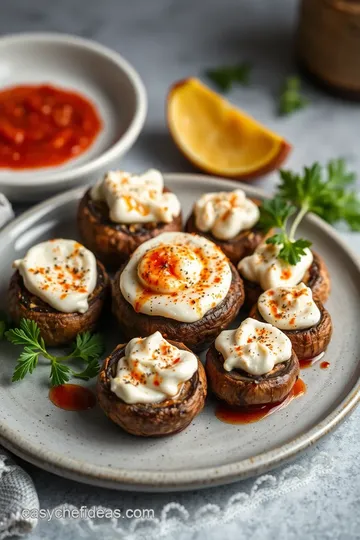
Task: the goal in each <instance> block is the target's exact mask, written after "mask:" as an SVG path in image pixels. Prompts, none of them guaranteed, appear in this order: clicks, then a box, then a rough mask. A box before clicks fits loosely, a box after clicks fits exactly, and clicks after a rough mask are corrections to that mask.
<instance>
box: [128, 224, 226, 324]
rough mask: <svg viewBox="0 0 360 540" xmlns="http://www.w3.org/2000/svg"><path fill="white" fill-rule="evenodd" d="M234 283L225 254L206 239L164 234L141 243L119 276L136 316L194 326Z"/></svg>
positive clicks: (181, 234)
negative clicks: (143, 314) (141, 315)
mask: <svg viewBox="0 0 360 540" xmlns="http://www.w3.org/2000/svg"><path fill="white" fill-rule="evenodd" d="M231 281H232V273H231V268H230V265H229V261H228V259H227V258H226V256H225V255H224V254H223V252H222V251H221V249H220V248H219V247H218V246H216V245H215V244H214V243H213V242H211V241H210V240H207V239H206V238H204V237H202V236H198V235H195V234H187V233H179V232H175V233H163V234H160V235H159V236H157V237H156V238H152V239H151V240H148V241H147V242H144V243H143V244H141V245H140V246H139V247H138V248H137V249H136V250H135V251H134V253H133V254H132V256H131V258H130V261H129V262H128V264H127V265H126V267H125V268H124V270H123V271H122V273H121V277H120V289H121V292H122V294H123V296H124V298H125V299H126V300H127V301H128V302H129V303H130V304H131V305H132V306H133V308H134V310H135V311H136V312H140V313H146V314H147V315H161V316H163V317H167V318H169V319H175V320H177V321H182V322H194V321H198V320H200V319H202V318H203V316H204V315H205V314H206V313H207V312H208V311H209V310H210V309H212V308H214V307H216V306H217V305H218V304H220V302H222V300H224V298H225V297H226V295H227V293H228V291H229V288H230V285H231Z"/></svg>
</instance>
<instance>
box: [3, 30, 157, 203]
mask: <svg viewBox="0 0 360 540" xmlns="http://www.w3.org/2000/svg"><path fill="white" fill-rule="evenodd" d="M27 83H28V84H40V83H50V84H54V85H55V86H60V87H63V88H67V89H73V90H75V91H79V92H81V93H82V94H84V95H85V96H86V97H88V98H89V99H90V100H91V101H93V102H94V103H95V105H96V106H97V109H98V111H99V113H100V115H101V118H102V120H103V129H102V131H101V133H100V135H99V136H98V137H97V139H96V140H95V142H94V144H93V145H92V146H91V147H90V148H89V150H87V151H86V152H84V153H83V154H81V155H80V156H79V157H78V158H74V159H72V160H70V161H68V162H67V163H66V164H65V165H61V166H56V167H46V168H39V169H28V170H21V171H13V170H10V169H0V192H3V193H4V194H5V195H6V196H7V197H9V198H10V199H11V200H12V201H34V200H39V199H43V198H45V197H47V196H49V195H52V194H55V193H56V192H59V191H63V190H65V189H68V188H70V187H75V186H79V185H82V184H85V183H89V182H92V181H94V180H95V179H96V178H98V177H99V176H100V175H101V174H102V173H104V172H105V171H106V170H109V169H110V168H112V167H114V166H118V165H119V160H120V158H121V156H123V155H124V154H125V152H127V151H128V150H129V148H130V147H131V146H132V145H133V144H134V142H135V140H136V139H137V137H138V135H139V133H140V131H141V129H142V127H143V124H144V122H145V117H146V111H147V97H146V91H145V87H144V85H143V83H142V81H141V79H140V77H139V75H138V74H137V72H136V71H135V70H134V68H133V67H132V66H131V65H130V64H129V63H128V62H127V61H126V60H124V58H122V57H121V56H120V55H119V54H117V53H116V52H114V51H112V50H110V49H108V48H106V47H104V46H102V45H99V44H97V43H95V42H93V41H89V40H86V39H82V38H79V37H75V36H69V35H65V34H53V33H51V34H48V33H46V34H44V33H34V34H15V35H11V36H5V37H2V38H0V88H5V87H8V86H13V85H17V84H27Z"/></svg>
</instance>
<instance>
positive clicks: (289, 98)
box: [279, 77, 309, 116]
mask: <svg viewBox="0 0 360 540" xmlns="http://www.w3.org/2000/svg"><path fill="white" fill-rule="evenodd" d="M308 104H309V100H308V99H307V98H305V97H304V96H303V95H302V94H301V82H300V79H299V77H288V78H287V79H286V81H285V84H284V87H283V90H282V93H281V95H280V102H279V113H280V114H281V115H282V116H286V115H288V114H292V113H293V112H295V111H297V110H299V109H303V108H304V107H306V106H307V105H308Z"/></svg>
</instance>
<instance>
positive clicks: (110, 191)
mask: <svg viewBox="0 0 360 540" xmlns="http://www.w3.org/2000/svg"><path fill="white" fill-rule="evenodd" d="M77 221H78V228H79V231H80V235H81V238H82V241H83V242H84V245H85V246H86V247H88V248H89V249H90V250H91V251H92V252H93V253H95V255H96V257H97V258H98V259H100V260H101V261H102V262H103V263H104V264H105V266H108V267H110V268H114V269H116V270H117V269H118V268H119V266H120V265H121V264H122V263H123V262H124V261H125V260H126V259H127V258H128V257H129V256H130V255H131V253H132V252H133V251H135V249H136V248H137V247H138V246H139V245H140V244H142V243H143V242H146V241H147V240H149V239H150V238H154V237H155V236H157V235H159V234H161V233H163V232H169V231H181V229H182V218H181V209H180V203H179V200H178V199H177V197H176V195H174V194H173V193H171V192H170V191H169V190H168V189H167V188H164V182H163V177H162V175H161V174H160V172H159V171H156V170H149V171H147V172H145V173H144V174H142V175H140V176H135V175H130V174H129V173H126V172H123V171H110V172H108V173H107V174H106V175H105V177H104V178H103V179H101V180H100V181H99V182H98V183H97V184H96V185H95V186H94V187H93V188H91V189H89V190H88V191H86V193H85V195H84V196H83V198H82V199H81V201H80V204H79V208H78V216H77Z"/></svg>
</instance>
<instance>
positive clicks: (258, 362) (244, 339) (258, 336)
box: [215, 317, 292, 375]
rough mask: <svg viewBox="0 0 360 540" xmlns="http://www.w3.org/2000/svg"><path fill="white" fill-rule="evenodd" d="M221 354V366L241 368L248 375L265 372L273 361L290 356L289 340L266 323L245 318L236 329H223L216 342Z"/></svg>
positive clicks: (269, 369)
mask: <svg viewBox="0 0 360 540" xmlns="http://www.w3.org/2000/svg"><path fill="white" fill-rule="evenodd" d="M215 348H216V350H217V351H219V352H220V353H221V354H222V355H223V357H224V360H225V361H224V369H225V370H226V371H232V370H233V369H241V370H243V371H246V372H247V373H249V374H250V375H265V373H269V372H270V371H271V370H272V369H273V368H274V366H275V365H276V364H280V363H281V362H286V361H287V360H289V359H290V358H291V354H292V346H291V341H290V339H289V338H288V337H287V336H286V335H285V334H284V333H283V332H281V330H278V328H275V326H272V325H271V324H268V323H263V322H259V321H256V320H255V319H251V318H250V317H249V318H247V319H245V320H244V321H243V322H242V323H241V324H240V326H239V328H237V329H235V330H224V331H223V332H221V334H219V336H218V337H217V338H216V341H215Z"/></svg>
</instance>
